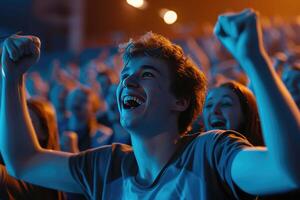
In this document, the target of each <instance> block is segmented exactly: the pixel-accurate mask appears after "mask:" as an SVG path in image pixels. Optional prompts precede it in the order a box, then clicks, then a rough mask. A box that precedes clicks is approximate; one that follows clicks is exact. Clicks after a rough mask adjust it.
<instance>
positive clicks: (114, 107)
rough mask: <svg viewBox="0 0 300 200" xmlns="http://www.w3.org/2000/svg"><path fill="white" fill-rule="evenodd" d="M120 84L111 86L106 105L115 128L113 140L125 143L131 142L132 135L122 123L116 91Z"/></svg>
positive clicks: (109, 118) (112, 125) (113, 128)
mask: <svg viewBox="0 0 300 200" xmlns="http://www.w3.org/2000/svg"><path fill="white" fill-rule="evenodd" d="M117 87H118V85H115V84H113V85H111V86H110V87H109V90H108V93H107V95H106V99H105V101H106V105H107V111H106V115H107V117H108V120H109V122H110V124H111V126H110V127H111V128H112V130H113V138H112V142H118V143H123V144H131V141H130V135H129V134H128V132H127V131H126V130H125V129H124V128H123V127H122V125H121V123H120V113H119V110H118V102H117V98H116V91H117Z"/></svg>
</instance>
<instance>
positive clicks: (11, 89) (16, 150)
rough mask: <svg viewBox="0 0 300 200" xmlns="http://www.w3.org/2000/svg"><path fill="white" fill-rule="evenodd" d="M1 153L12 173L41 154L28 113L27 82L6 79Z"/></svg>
mask: <svg viewBox="0 0 300 200" xmlns="http://www.w3.org/2000/svg"><path fill="white" fill-rule="evenodd" d="M0 123H1V134H0V138H1V140H0V141H1V144H0V145H1V152H2V154H3V157H4V160H5V163H6V166H7V169H8V171H9V172H10V173H13V175H15V173H17V171H16V170H18V169H17V167H21V166H24V164H25V163H24V162H26V160H28V159H30V157H31V156H33V155H34V154H35V153H37V152H38V149H39V144H38V141H37V138H36V136H35V134H34V129H33V126H32V123H31V120H30V117H29V114H28V111H27V106H26V99H25V89H24V80H23V78H21V79H20V80H19V81H8V80H6V79H5V78H3V81H2V97H1V119H0Z"/></svg>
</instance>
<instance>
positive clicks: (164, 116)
mask: <svg viewBox="0 0 300 200" xmlns="http://www.w3.org/2000/svg"><path fill="white" fill-rule="evenodd" d="M117 99H118V108H119V111H120V118H121V124H122V126H123V127H124V128H125V129H127V130H128V131H129V132H130V131H132V130H133V129H134V130H135V131H136V130H138V131H140V132H141V131H143V132H144V131H146V132H147V131H149V132H150V130H152V129H154V128H156V130H155V131H161V130H157V129H164V128H165V126H169V125H168V123H170V121H172V122H173V123H174V116H172V117H173V119H171V115H172V114H173V113H174V112H176V110H174V109H175V108H174V104H175V103H174V102H175V100H176V99H175V97H174V95H173V94H171V91H170V75H169V69H168V65H167V63H166V62H165V61H163V60H160V59H155V58H151V57H136V58H132V59H131V60H130V61H129V62H128V63H127V65H126V66H125V67H124V69H123V70H122V72H121V79H120V84H119V86H118V90H117ZM145 129H147V130H145Z"/></svg>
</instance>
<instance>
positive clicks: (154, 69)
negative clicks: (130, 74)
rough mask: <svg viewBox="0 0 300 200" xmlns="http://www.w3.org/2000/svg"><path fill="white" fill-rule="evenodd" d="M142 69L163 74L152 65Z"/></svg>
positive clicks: (144, 66)
mask: <svg viewBox="0 0 300 200" xmlns="http://www.w3.org/2000/svg"><path fill="white" fill-rule="evenodd" d="M141 69H151V70H153V71H155V72H156V73H158V74H161V72H160V71H159V70H158V69H157V68H155V67H153V66H152V65H143V66H142V67H141Z"/></svg>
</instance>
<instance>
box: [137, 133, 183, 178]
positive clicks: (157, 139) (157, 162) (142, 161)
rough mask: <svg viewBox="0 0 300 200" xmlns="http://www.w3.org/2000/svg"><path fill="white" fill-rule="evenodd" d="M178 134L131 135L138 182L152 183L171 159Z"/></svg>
mask: <svg viewBox="0 0 300 200" xmlns="http://www.w3.org/2000/svg"><path fill="white" fill-rule="evenodd" d="M179 137H180V136H179V134H178V133H177V131H176V130H174V132H167V131H166V132H161V133H159V134H155V136H153V137H147V138H145V137H140V136H137V135H132V136H131V139H132V146H133V150H134V155H135V158H136V161H137V164H138V174H137V179H138V180H139V182H144V183H145V184H147V183H152V182H153V181H154V180H155V178H156V177H157V176H158V174H159V173H160V171H161V170H162V169H163V167H164V166H165V165H166V164H167V162H168V161H169V160H170V159H171V157H172V155H173V154H174V152H175V150H176V148H177V142H178V139H179Z"/></svg>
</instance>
